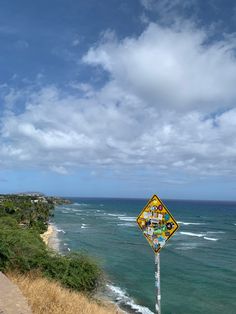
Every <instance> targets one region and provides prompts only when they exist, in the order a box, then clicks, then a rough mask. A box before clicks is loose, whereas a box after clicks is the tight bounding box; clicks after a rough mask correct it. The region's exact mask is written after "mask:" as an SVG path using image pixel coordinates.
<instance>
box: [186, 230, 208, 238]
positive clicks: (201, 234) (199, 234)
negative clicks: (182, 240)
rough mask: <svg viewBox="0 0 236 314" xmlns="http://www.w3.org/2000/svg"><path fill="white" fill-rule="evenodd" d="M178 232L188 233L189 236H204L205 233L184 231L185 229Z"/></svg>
mask: <svg viewBox="0 0 236 314" xmlns="http://www.w3.org/2000/svg"><path fill="white" fill-rule="evenodd" d="M180 234H183V235H188V236H190V237H198V238H201V237H204V236H205V235H206V234H205V233H193V232H185V231H180Z"/></svg>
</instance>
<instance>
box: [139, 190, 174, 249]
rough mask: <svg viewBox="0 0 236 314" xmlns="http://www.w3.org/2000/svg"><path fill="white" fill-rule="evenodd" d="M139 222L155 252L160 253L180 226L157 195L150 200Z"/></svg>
mask: <svg viewBox="0 0 236 314" xmlns="http://www.w3.org/2000/svg"><path fill="white" fill-rule="evenodd" d="M137 223H138V225H139V227H140V229H141V230H142V232H143V234H144V236H145V238H146V239H147V241H148V243H149V244H150V245H151V247H152V248H153V250H154V252H155V253H158V252H159V251H160V250H161V249H162V247H163V246H164V245H165V244H166V241H168V240H169V239H170V238H171V237H172V236H173V234H174V233H175V231H176V230H177V229H178V228H179V226H178V224H177V222H176V220H175V219H174V217H173V216H172V215H171V213H170V212H169V210H168V209H167V208H166V206H165V205H164V204H163V203H162V201H161V200H160V199H159V198H158V197H157V196H156V195H153V197H152V198H151V199H150V200H149V201H148V203H147V205H146V206H145V207H144V208H143V210H142V211H141V213H140V215H139V216H138V217H137Z"/></svg>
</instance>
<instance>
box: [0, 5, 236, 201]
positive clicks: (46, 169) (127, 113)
mask: <svg viewBox="0 0 236 314" xmlns="http://www.w3.org/2000/svg"><path fill="white" fill-rule="evenodd" d="M0 4H1V11H0V49H1V53H0V119H1V122H0V193H18V192H24V191H40V192H43V193H46V194H50V195H64V196H81V197H83V196H90V197H140V198H148V197H150V196H151V195H152V194H154V193H157V194H158V195H159V196H160V197H162V198H172V199H203V200H204V199H206V200H208V199H209V200H236V54H235V52H236V3H235V1H233V0H208V1H206V0H126V1H125V0H102V1H95V0H51V1H47V0H40V1H31V0H21V1H16V0H13V1H6V0H0Z"/></svg>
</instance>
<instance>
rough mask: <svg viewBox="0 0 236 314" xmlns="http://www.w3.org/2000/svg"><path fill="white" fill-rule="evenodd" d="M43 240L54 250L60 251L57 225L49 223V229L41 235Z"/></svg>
mask: <svg viewBox="0 0 236 314" xmlns="http://www.w3.org/2000/svg"><path fill="white" fill-rule="evenodd" d="M40 236H41V238H42V240H43V242H44V243H45V244H46V245H47V246H48V247H49V248H50V249H52V250H55V251H57V252H59V244H60V243H59V239H58V231H57V228H56V226H55V225H53V224H51V223H49V224H48V229H47V231H45V232H44V233H43V234H41V235H40Z"/></svg>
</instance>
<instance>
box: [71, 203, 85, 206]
mask: <svg viewBox="0 0 236 314" xmlns="http://www.w3.org/2000/svg"><path fill="white" fill-rule="evenodd" d="M73 205H79V206H89V204H86V203H74V204H73Z"/></svg>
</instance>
